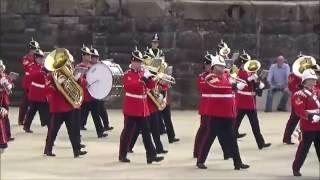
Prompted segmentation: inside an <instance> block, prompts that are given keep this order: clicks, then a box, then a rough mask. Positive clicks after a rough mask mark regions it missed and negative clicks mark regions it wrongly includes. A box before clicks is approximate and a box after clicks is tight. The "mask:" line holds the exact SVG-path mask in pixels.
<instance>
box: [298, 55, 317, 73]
mask: <svg viewBox="0 0 320 180" xmlns="http://www.w3.org/2000/svg"><path fill="white" fill-rule="evenodd" d="M316 64H317V62H316V59H315V58H314V57H312V56H305V55H299V57H298V59H296V60H295V61H294V63H293V65H292V72H293V73H294V74H295V75H296V76H298V77H302V73H303V71H304V70H306V69H309V68H312V67H314V66H316Z"/></svg>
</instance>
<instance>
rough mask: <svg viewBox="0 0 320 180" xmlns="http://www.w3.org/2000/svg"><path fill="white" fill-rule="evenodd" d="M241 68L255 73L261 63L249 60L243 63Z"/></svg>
mask: <svg viewBox="0 0 320 180" xmlns="http://www.w3.org/2000/svg"><path fill="white" fill-rule="evenodd" d="M243 68H244V70H245V71H247V72H251V73H256V72H258V71H259V69H260V68H261V63H260V62H259V61H258V60H249V61H247V62H246V63H244V65H243Z"/></svg>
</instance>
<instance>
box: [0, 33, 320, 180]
mask: <svg viewBox="0 0 320 180" xmlns="http://www.w3.org/2000/svg"><path fill="white" fill-rule="evenodd" d="M28 48H29V52H28V54H26V55H25V56H23V58H22V65H23V70H24V75H23V77H22V88H23V92H24V94H23V97H22V100H21V105H20V108H19V118H18V124H19V125H23V130H24V131H25V132H26V133H32V132H33V131H32V130H31V124H32V121H33V119H34V117H35V114H36V112H39V115H40V122H41V126H47V129H48V130H47V137H46V142H45V148H44V154H45V155H46V156H56V155H55V154H54V152H53V147H54V143H55V140H56V137H57V135H58V132H59V130H60V128H61V125H62V124H63V123H65V125H66V128H67V131H68V135H69V139H70V142H71V145H72V149H73V155H74V157H75V158H78V157H80V156H83V155H85V154H87V151H85V150H83V149H84V148H85V147H86V146H85V145H84V144H82V143H81V137H82V136H81V132H80V130H86V124H87V118H88V115H89V113H90V112H91V115H92V119H93V122H94V125H95V128H96V133H97V136H98V138H104V137H107V136H108V134H107V133H106V131H111V130H113V127H112V126H111V125H110V122H109V117H108V113H107V111H106V109H105V106H104V102H105V101H106V100H108V98H107V97H111V98H112V97H113V96H119V95H120V94H121V90H122V89H123V91H124V100H123V116H124V127H123V129H122V133H121V136H120V146H119V156H118V158H119V162H122V163H130V159H129V158H128V153H133V148H134V145H135V143H136V140H137V138H138V136H139V134H140V133H141V134H142V139H143V144H144V148H145V151H146V162H147V163H148V164H151V163H153V162H160V161H162V160H164V156H159V154H167V153H168V151H167V150H165V148H164V145H163V143H162V142H161V138H160V135H161V134H162V132H164V131H165V132H166V134H167V136H168V141H169V143H175V142H178V141H180V139H178V138H176V135H175V131H174V127H173V124H172V119H171V109H170V96H169V93H168V91H169V90H170V87H171V86H172V85H173V84H175V79H174V77H173V76H172V66H168V64H167V62H166V61H165V54H164V52H163V51H162V50H161V49H160V48H159V36H158V34H155V35H154V36H153V38H152V40H151V48H147V49H146V51H144V52H141V51H139V50H138V48H137V47H136V48H135V49H134V50H133V51H132V53H131V59H130V65H129V69H128V70H127V71H125V72H123V71H122V69H121V67H120V66H119V65H118V64H115V63H114V62H111V61H106V60H100V55H99V52H98V50H97V49H95V48H93V47H91V48H89V47H87V46H85V45H83V47H82V48H81V58H82V60H81V62H80V63H79V64H76V65H74V63H75V62H74V59H73V56H72V55H71V54H70V52H69V51H68V50H67V49H65V48H56V49H54V50H53V51H52V52H50V53H44V52H43V51H42V50H41V49H40V45H39V43H38V42H37V41H35V40H34V39H33V38H32V40H31V41H30V42H29V44H28ZM230 52H231V49H230V48H229V47H228V45H227V44H226V43H225V42H224V41H221V42H220V43H219V44H218V48H217V52H216V54H215V55H213V54H210V53H209V52H207V53H206V54H205V55H204V58H203V62H202V63H203V72H202V73H201V74H199V76H198V77H197V86H198V91H199V96H200V98H199V107H198V113H199V115H200V126H199V128H198V131H197V133H196V136H195V142H194V148H193V157H194V158H196V159H197V161H196V167H198V168H199V169H207V166H206V165H205V162H206V160H207V157H208V154H209V151H210V148H211V146H212V144H213V142H214V140H215V138H216V137H217V138H218V141H219V143H220V145H221V148H222V151H223V155H224V159H225V160H227V159H229V158H232V159H233V165H234V169H235V170H241V169H248V168H249V167H250V166H249V165H247V164H245V163H244V162H243V161H242V159H241V155H240V148H239V146H238V140H237V139H239V138H242V137H244V136H245V135H246V134H245V133H243V134H242V133H239V128H240V125H241V122H242V120H243V118H244V116H245V115H246V116H247V117H248V119H249V122H250V125H251V128H252V132H253V135H254V137H255V140H256V143H257V146H258V148H259V149H263V148H268V147H270V146H271V143H267V142H266V141H265V139H264V137H263V135H262V133H261V128H260V124H259V119H258V113H257V106H256V97H257V96H261V95H262V91H263V90H264V89H266V88H267V83H266V82H265V81H264V80H263V77H262V76H261V74H259V72H261V64H260V62H259V61H258V60H254V59H251V56H250V55H249V54H248V53H246V52H245V51H243V52H242V53H240V54H239V56H238V57H237V58H236V59H233V60H232V64H231V66H230V65H228V64H227V62H228V61H230V58H229V54H230ZM292 69H293V72H292V73H291V74H290V75H289V78H288V87H289V90H290V91H291V93H292V96H291V102H292V108H291V115H290V118H289V120H288V122H287V125H286V129H285V132H284V137H283V143H285V144H294V143H293V142H292V140H291V136H292V134H294V131H295V130H296V129H298V131H299V140H300V142H299V146H298V150H297V152H296V156H295V159H294V162H293V165H292V172H293V175H294V176H301V173H300V169H301V167H302V165H303V163H304V161H305V159H306V156H307V154H308V151H309V149H310V146H311V144H312V143H314V146H315V149H316V152H317V156H318V158H320V112H319V109H320V102H319V96H320V94H319V93H320V88H319V87H320V83H319V76H318V74H317V73H319V72H320V68H319V65H317V62H316V60H315V59H314V58H313V57H311V56H306V55H302V54H300V55H299V56H298V59H297V60H296V61H295V62H294V64H293V67H292ZM15 78H16V77H14V76H10V75H7V74H6V72H5V65H4V64H3V61H2V60H1V61H0V98H1V101H0V150H3V149H5V148H7V146H8V144H7V143H8V141H12V140H14V138H13V137H11V131H10V121H9V117H8V111H9V102H10V101H9V94H10V93H11V89H12V88H13V87H14V80H15ZM101 87H103V88H101ZM217 104H219V105H218V106H217ZM82 132H83V131H82Z"/></svg>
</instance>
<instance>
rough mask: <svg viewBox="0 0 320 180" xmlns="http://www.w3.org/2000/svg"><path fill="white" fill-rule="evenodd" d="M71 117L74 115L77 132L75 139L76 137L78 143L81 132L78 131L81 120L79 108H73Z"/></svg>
mask: <svg viewBox="0 0 320 180" xmlns="http://www.w3.org/2000/svg"><path fill="white" fill-rule="evenodd" d="M73 117H74V121H76V122H75V125H74V128H75V131H76V132H77V135H76V136H77V139H78V143H79V144H81V132H80V122H81V109H75V110H73Z"/></svg>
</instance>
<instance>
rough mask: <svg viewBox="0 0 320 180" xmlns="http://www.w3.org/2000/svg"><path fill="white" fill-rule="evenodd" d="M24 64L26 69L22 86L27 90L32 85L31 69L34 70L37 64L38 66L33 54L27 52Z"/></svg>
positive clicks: (23, 59) (23, 60) (23, 58)
mask: <svg viewBox="0 0 320 180" xmlns="http://www.w3.org/2000/svg"><path fill="white" fill-rule="evenodd" d="M22 65H23V70H24V73H25V74H24V76H23V77H22V88H23V89H24V90H27V89H28V87H29V85H30V71H32V70H33V69H34V68H35V66H38V65H37V63H36V62H35V58H34V55H33V54H26V55H25V56H23V57H22Z"/></svg>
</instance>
